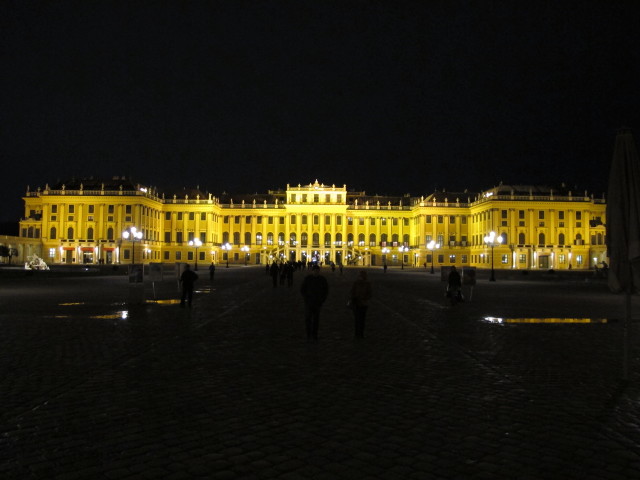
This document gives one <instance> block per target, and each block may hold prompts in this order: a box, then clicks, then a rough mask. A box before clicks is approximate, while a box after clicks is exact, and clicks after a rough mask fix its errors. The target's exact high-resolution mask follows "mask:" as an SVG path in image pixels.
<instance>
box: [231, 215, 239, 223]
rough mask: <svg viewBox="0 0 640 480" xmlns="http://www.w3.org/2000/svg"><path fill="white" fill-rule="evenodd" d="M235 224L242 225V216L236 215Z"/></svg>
mask: <svg viewBox="0 0 640 480" xmlns="http://www.w3.org/2000/svg"><path fill="white" fill-rule="evenodd" d="M233 223H235V224H236V225H239V224H240V215H236V216H235V217H233Z"/></svg>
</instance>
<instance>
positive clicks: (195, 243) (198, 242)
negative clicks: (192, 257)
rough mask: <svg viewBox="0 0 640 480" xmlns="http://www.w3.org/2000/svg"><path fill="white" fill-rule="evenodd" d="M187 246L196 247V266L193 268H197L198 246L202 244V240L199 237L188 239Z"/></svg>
mask: <svg viewBox="0 0 640 480" xmlns="http://www.w3.org/2000/svg"><path fill="white" fill-rule="evenodd" d="M189 246H191V247H196V266H195V268H194V270H198V248H199V247H201V246H202V240H200V239H199V238H194V239H193V240H189Z"/></svg>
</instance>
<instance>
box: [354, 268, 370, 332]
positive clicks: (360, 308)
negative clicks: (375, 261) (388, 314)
mask: <svg viewBox="0 0 640 480" xmlns="http://www.w3.org/2000/svg"><path fill="white" fill-rule="evenodd" d="M370 299H371V282H370V281H369V280H368V279H367V272H366V271H364V270H360V273H359V274H358V278H357V279H356V281H355V282H353V285H352V286H351V306H352V308H353V316H354V319H355V334H356V338H364V325H365V320H366V317H367V308H368V307H369V300H370Z"/></svg>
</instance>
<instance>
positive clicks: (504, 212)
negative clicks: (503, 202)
mask: <svg viewBox="0 0 640 480" xmlns="http://www.w3.org/2000/svg"><path fill="white" fill-rule="evenodd" d="M500 217H501V218H503V219H506V218H507V211H506V210H500Z"/></svg>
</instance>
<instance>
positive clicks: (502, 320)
mask: <svg viewBox="0 0 640 480" xmlns="http://www.w3.org/2000/svg"><path fill="white" fill-rule="evenodd" d="M482 320H483V321H485V322H488V323H609V320H608V319H606V318H501V317H484V318H483V319H482Z"/></svg>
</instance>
